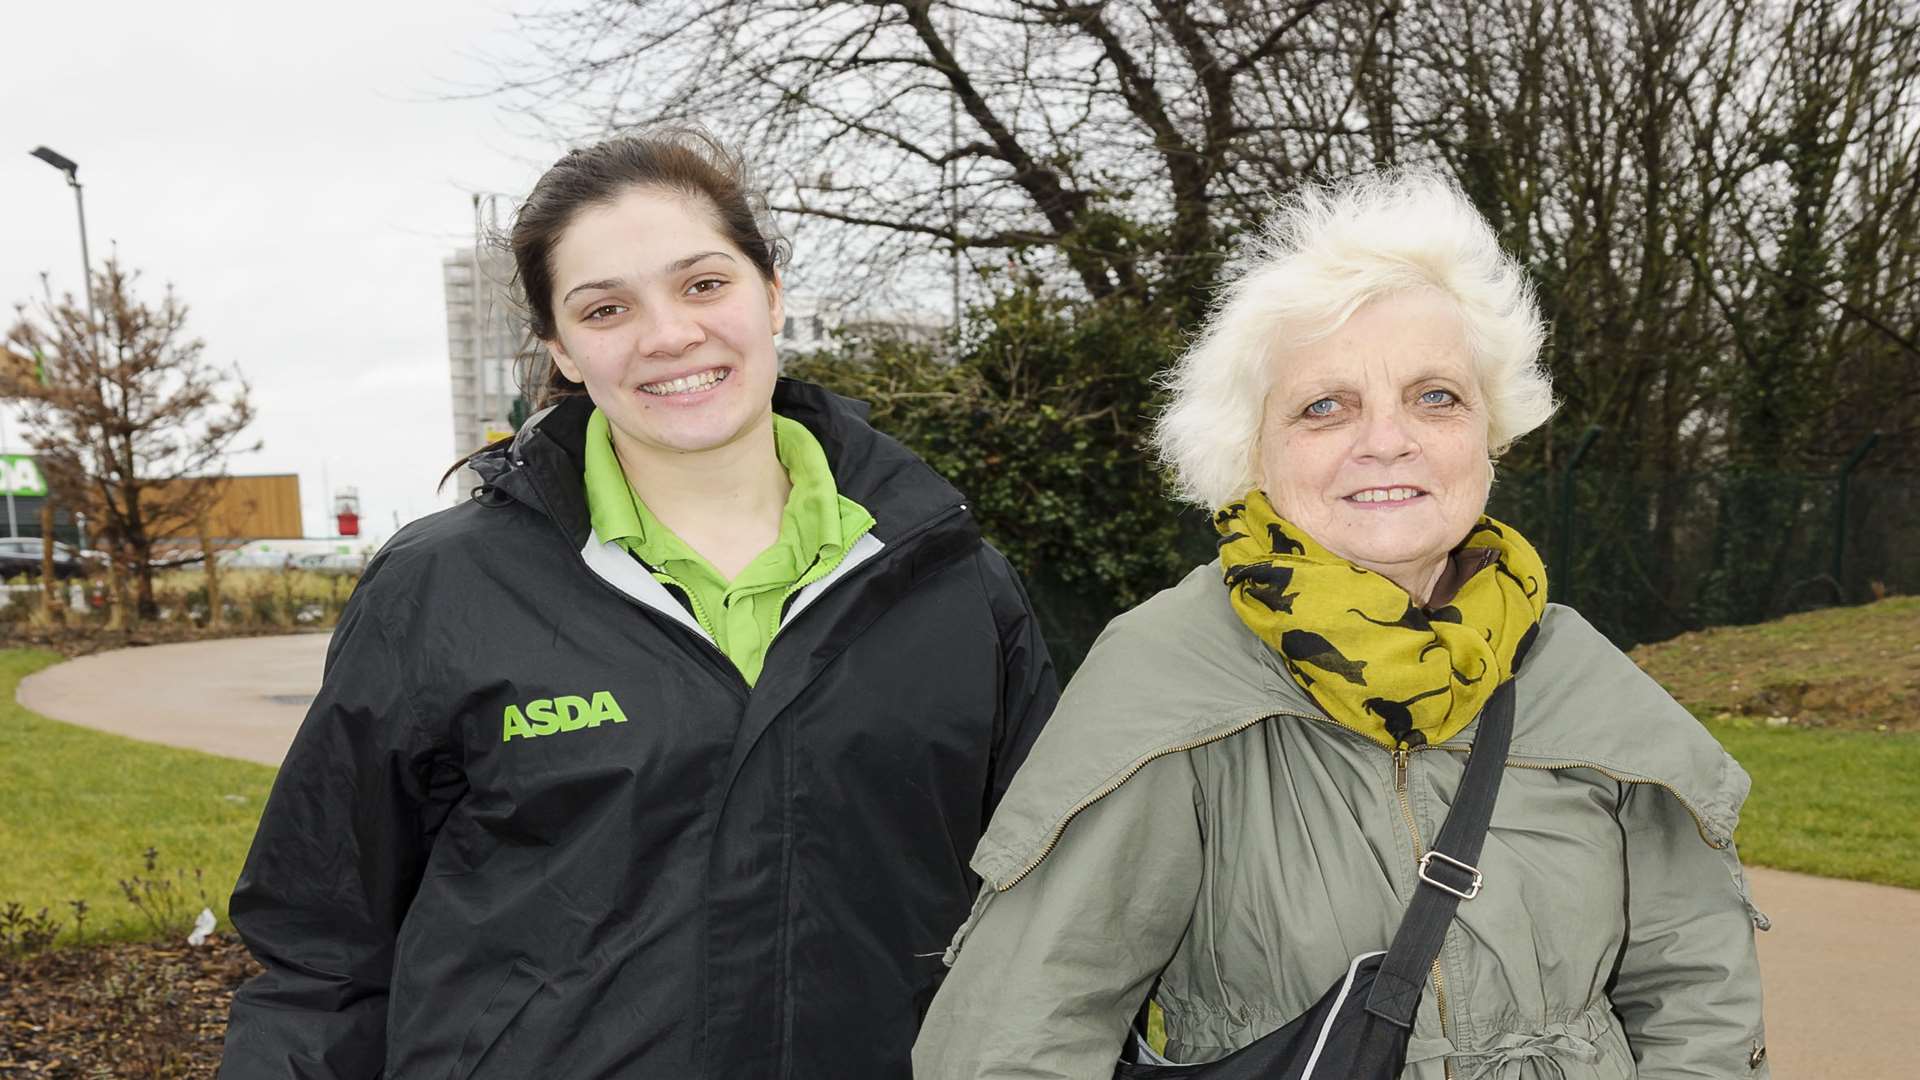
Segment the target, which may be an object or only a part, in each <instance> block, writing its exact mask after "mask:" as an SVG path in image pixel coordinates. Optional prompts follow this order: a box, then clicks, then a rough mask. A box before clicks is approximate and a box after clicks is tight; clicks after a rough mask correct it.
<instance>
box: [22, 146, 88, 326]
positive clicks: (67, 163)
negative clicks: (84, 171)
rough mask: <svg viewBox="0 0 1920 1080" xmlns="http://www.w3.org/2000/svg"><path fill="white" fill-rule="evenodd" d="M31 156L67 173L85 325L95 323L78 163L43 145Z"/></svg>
mask: <svg viewBox="0 0 1920 1080" xmlns="http://www.w3.org/2000/svg"><path fill="white" fill-rule="evenodd" d="M32 153H33V156H34V157H37V158H39V159H40V160H41V161H44V162H46V163H47V164H49V165H51V166H53V167H54V168H56V169H59V170H60V171H61V172H63V173H66V174H67V185H68V186H69V187H71V188H73V205H74V206H75V207H76V208H77V209H78V210H79V211H80V287H81V288H82V289H83V290H84V291H85V292H86V294H87V325H88V326H90V327H92V326H95V325H96V322H95V320H94V316H93V258H92V257H91V256H89V255H88V254H87V203H86V199H85V198H83V197H82V196H81V194H80V165H79V163H78V162H76V161H74V160H73V159H72V158H70V157H67V156H65V155H63V154H61V153H59V152H58V151H55V150H51V149H48V148H47V147H44V146H36V147H34V148H33V151H32ZM96 336H97V335H96Z"/></svg>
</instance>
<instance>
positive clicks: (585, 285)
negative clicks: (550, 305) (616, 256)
mask: <svg viewBox="0 0 1920 1080" xmlns="http://www.w3.org/2000/svg"><path fill="white" fill-rule="evenodd" d="M715 256H718V257H720V258H722V259H725V260H727V261H728V262H737V261H738V260H737V259H735V258H734V257H733V256H732V255H729V254H727V253H726V252H724V251H699V252H695V253H694V254H692V255H688V256H686V257H685V258H681V259H675V260H673V261H672V262H670V263H668V264H667V265H666V266H664V267H662V268H661V271H660V272H661V273H663V274H677V273H679V272H680V271H682V270H685V269H686V268H687V267H689V266H692V265H694V264H695V263H698V262H701V261H703V260H706V259H711V258H713V257H715ZM626 284H627V279H626V278H617V277H613V278H600V279H599V280H597V281H583V282H581V283H580V284H578V285H575V286H574V287H573V288H571V289H568V290H567V294H566V295H565V296H562V297H561V298H560V302H561V303H563V304H564V303H566V302H567V301H569V300H571V299H573V294H574V293H577V292H583V291H585V290H588V289H618V288H623V287H625V285H626Z"/></svg>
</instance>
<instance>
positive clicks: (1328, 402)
mask: <svg viewBox="0 0 1920 1080" xmlns="http://www.w3.org/2000/svg"><path fill="white" fill-rule="evenodd" d="M1336 407H1337V403H1336V402H1335V401H1334V400H1333V399H1332V398H1330V397H1323V398H1321V399H1320V400H1319V401H1316V402H1314V403H1313V404H1311V405H1309V406H1307V415H1308V416H1331V415H1333V410H1334V409H1335V408H1336Z"/></svg>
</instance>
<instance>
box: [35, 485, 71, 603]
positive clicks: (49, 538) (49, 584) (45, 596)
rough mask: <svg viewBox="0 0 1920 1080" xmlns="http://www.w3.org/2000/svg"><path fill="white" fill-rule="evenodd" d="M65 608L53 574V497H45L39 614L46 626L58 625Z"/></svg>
mask: <svg viewBox="0 0 1920 1080" xmlns="http://www.w3.org/2000/svg"><path fill="white" fill-rule="evenodd" d="M65 608H66V605H65V604H63V603H62V602H61V597H60V581H59V579H58V578H56V577H54V575H53V499H51V498H46V499H42V500H40V616H41V618H43V619H45V620H46V622H47V625H48V626H59V625H60V624H61V623H63V622H65V621H66V620H65V619H64V618H62V615H63V614H64V612H65Z"/></svg>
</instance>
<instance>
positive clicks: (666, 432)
mask: <svg viewBox="0 0 1920 1080" xmlns="http://www.w3.org/2000/svg"><path fill="white" fill-rule="evenodd" d="M552 266H553V296H554V299H553V320H554V329H555V338H554V340H552V341H549V342H547V343H546V344H547V348H548V350H549V351H550V352H551V353H552V355H553V361H554V364H555V365H556V366H558V367H559V369H560V371H561V373H562V374H563V375H565V376H566V377H567V378H568V379H571V380H573V381H574V382H576V383H580V384H582V385H584V386H585V387H586V390H587V395H588V396H589V397H591V398H592V399H593V403H594V404H595V405H597V406H599V407H600V411H601V412H603V413H605V414H606V416H607V420H608V421H609V423H610V424H611V426H612V429H613V441H614V446H615V447H616V449H617V450H618V451H619V452H620V457H621V461H622V462H623V463H625V464H628V465H630V466H631V465H634V464H637V463H638V462H642V461H645V460H647V459H648V458H650V457H652V458H658V457H659V456H661V455H684V454H701V453H708V452H713V451H719V450H724V449H727V448H733V447H738V446H741V445H742V444H743V440H749V439H754V438H757V437H758V436H759V435H761V434H764V436H765V439H766V444H767V448H768V449H769V451H770V449H771V447H772V438H773V435H772V420H771V414H772V410H773V385H774V382H775V380H776V379H777V378H778V375H779V364H778V360H777V359H776V357H775V355H774V349H773V331H774V327H776V326H778V325H780V318H781V311H780V286H779V282H778V281H772V282H769V281H767V280H765V279H764V278H762V277H761V276H760V272H759V270H758V269H756V268H755V267H754V265H753V263H752V262H750V261H748V259H747V256H746V255H745V254H743V253H742V252H741V251H740V249H739V248H738V247H736V246H735V245H734V244H733V243H731V242H730V241H728V240H727V238H726V236H725V235H724V234H723V233H722V232H721V231H720V229H719V227H718V224H717V222H716V220H715V216H714V213H713V211H712V209H711V208H710V207H708V206H707V205H705V204H704V203H703V202H702V201H700V200H698V199H693V198H689V197H686V196H683V195H679V194H676V193H669V192H663V191H660V190H657V189H653V188H640V187H636V188H630V189H628V190H627V191H626V192H625V193H624V194H622V195H621V196H620V197H619V198H618V199H616V200H614V201H613V202H611V203H606V204H602V205H599V206H592V207H588V208H586V209H584V210H581V211H580V212H579V214H577V215H576V216H575V217H574V219H573V221H572V222H571V223H569V224H568V226H567V228H566V231H565V232H564V233H562V234H561V236H560V240H559V242H558V243H557V244H555V245H554V248H553V256H552ZM761 429H765V430H764V432H762V430H761Z"/></svg>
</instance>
